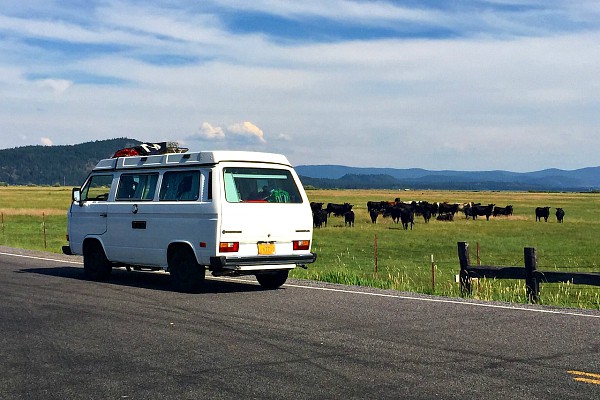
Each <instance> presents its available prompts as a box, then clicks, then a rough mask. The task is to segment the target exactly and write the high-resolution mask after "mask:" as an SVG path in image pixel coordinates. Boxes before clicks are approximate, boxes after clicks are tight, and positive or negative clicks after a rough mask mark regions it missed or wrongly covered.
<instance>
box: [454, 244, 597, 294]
mask: <svg viewBox="0 0 600 400" xmlns="http://www.w3.org/2000/svg"><path fill="white" fill-rule="evenodd" d="M523 253H524V264H525V268H523V267H514V266H508V267H503V266H490V265H478V266H471V261H470V259H469V244H468V243H467V242H458V260H459V262H460V275H459V280H460V291H461V293H463V294H469V295H470V294H471V279H472V278H495V279H524V280H525V288H526V291H527V299H528V300H529V302H531V303H537V301H538V299H539V296H540V283H559V282H570V283H572V284H579V285H592V286H600V273H593V272H562V271H539V270H538V269H537V253H536V250H535V248H533V247H525V248H524V252H523Z"/></svg>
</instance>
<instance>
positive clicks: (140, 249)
mask: <svg viewBox="0 0 600 400" xmlns="http://www.w3.org/2000/svg"><path fill="white" fill-rule="evenodd" d="M118 154H119V152H117V153H116V155H118ZM121 154H123V153H121ZM126 154H128V153H126ZM67 233H68V241H69V245H68V246H65V247H64V248H63V251H64V252H65V253H67V254H81V255H83V260H84V272H85V275H86V276H87V277H89V278H90V279H94V280H102V279H107V278H108V277H109V275H110V273H111V270H112V268H113V267H126V268H127V269H131V268H133V269H151V270H161V269H162V270H166V271H168V272H169V273H170V275H171V279H172V281H173V284H174V286H175V288H176V289H177V290H180V291H186V292H190V291H196V290H198V289H199V288H200V286H201V284H202V282H203V280H204V276H205V271H206V269H208V270H209V271H211V272H212V274H213V275H215V276H222V275H233V276H235V275H255V276H256V279H257V280H258V282H259V283H260V284H261V285H262V286H263V287H266V288H277V287H279V286H281V285H283V284H284V283H285V281H286V279H287V277H288V272H289V270H291V269H294V268H295V267H296V266H301V267H304V268H306V264H308V263H312V262H314V261H315V259H316V255H315V254H314V253H312V252H311V251H310V248H311V241H312V214H311V209H310V205H309V202H308V199H307V197H306V193H305V192H304V189H303V187H302V184H301V183H300V180H299V179H298V176H297V175H296V172H295V171H294V169H293V168H292V166H291V165H290V163H289V161H288V160H287V158H286V157H285V156H283V155H280V154H270V153H257V152H242V151H202V152H189V153H167V154H155V155H153V154H149V155H142V156H139V155H138V156H125V157H120V156H116V157H114V158H110V159H105V160H101V161H100V162H99V163H98V164H97V165H96V167H95V168H94V169H93V171H92V172H91V173H90V175H89V176H88V178H87V179H86V181H85V182H84V184H83V185H82V186H81V188H74V189H73V202H72V204H71V207H70V209H69V212H68V232H67Z"/></svg>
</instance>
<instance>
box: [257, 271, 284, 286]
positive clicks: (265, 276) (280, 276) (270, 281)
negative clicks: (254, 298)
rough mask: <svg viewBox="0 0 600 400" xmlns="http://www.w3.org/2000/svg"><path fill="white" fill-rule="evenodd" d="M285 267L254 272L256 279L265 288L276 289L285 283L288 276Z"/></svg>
mask: <svg viewBox="0 0 600 400" xmlns="http://www.w3.org/2000/svg"><path fill="white" fill-rule="evenodd" d="M288 273H289V271H288V270H287V269H284V270H278V271H269V272H262V273H260V274H256V280H257V281H258V283H260V286H262V287H263V288H265V289H277V288H278V287H280V286H281V285H283V284H284V283H285V281H286V280H287V278H288Z"/></svg>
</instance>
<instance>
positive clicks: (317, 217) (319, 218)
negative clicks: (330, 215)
mask: <svg viewBox="0 0 600 400" xmlns="http://www.w3.org/2000/svg"><path fill="white" fill-rule="evenodd" d="M323 225H325V226H327V211H325V210H316V211H314V212H313V226H314V227H315V228H320V227H321V226H323Z"/></svg>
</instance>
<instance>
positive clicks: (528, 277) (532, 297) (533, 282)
mask: <svg viewBox="0 0 600 400" xmlns="http://www.w3.org/2000/svg"><path fill="white" fill-rule="evenodd" d="M524 256H525V288H526V290H527V300H529V302H530V303H537V301H538V299H539V296H540V282H539V281H538V279H537V254H536V251H535V248H534V247H525V250H524Z"/></svg>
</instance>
